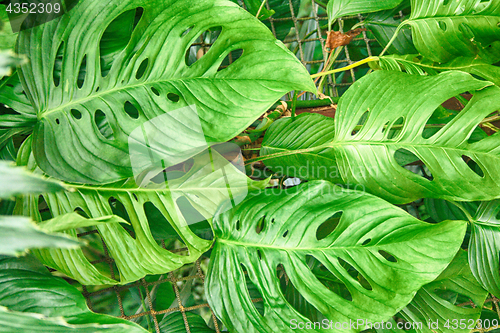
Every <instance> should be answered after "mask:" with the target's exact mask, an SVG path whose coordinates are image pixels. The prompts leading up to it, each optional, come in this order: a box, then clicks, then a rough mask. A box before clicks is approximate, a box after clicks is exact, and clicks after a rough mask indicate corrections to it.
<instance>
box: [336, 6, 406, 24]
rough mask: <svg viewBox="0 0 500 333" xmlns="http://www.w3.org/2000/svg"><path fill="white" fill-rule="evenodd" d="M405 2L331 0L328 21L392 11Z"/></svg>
mask: <svg viewBox="0 0 500 333" xmlns="http://www.w3.org/2000/svg"><path fill="white" fill-rule="evenodd" d="M401 1H403V0H379V1H372V0H330V1H328V5H327V7H326V8H327V12H328V20H329V24H330V25H331V24H332V22H333V21H334V20H336V19H338V18H341V17H343V16H349V15H358V14H365V13H372V12H377V11H379V10H385V9H392V8H394V7H396V6H398V5H399V4H400V3H401Z"/></svg>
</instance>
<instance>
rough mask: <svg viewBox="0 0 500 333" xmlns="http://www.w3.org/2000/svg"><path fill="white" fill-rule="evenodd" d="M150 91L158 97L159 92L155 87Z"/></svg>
mask: <svg viewBox="0 0 500 333" xmlns="http://www.w3.org/2000/svg"><path fill="white" fill-rule="evenodd" d="M151 91H152V92H153V94H155V95H156V96H160V92H159V91H158V89H156V88H155V87H151Z"/></svg>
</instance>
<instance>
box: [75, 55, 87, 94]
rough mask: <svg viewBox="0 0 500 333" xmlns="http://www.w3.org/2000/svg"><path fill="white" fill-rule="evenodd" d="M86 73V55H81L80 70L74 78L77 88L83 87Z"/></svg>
mask: <svg viewBox="0 0 500 333" xmlns="http://www.w3.org/2000/svg"><path fill="white" fill-rule="evenodd" d="M86 75H87V55H85V56H84V57H83V60H82V63H81V64H80V70H79V71H78V78H77V80H76V85H77V86H78V88H79V89H81V88H82V87H83V84H84V83H85V76H86Z"/></svg>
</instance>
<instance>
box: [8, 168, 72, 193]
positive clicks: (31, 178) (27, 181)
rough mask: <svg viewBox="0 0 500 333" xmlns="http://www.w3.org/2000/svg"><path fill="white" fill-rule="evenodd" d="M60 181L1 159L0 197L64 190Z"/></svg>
mask: <svg viewBox="0 0 500 333" xmlns="http://www.w3.org/2000/svg"><path fill="white" fill-rule="evenodd" d="M64 190H65V188H64V186H63V185H61V184H60V183H58V182H55V181H49V180H47V179H44V178H42V177H40V176H37V175H34V174H31V173H29V172H28V171H26V170H25V169H24V168H21V167H13V166H11V164H10V163H9V162H5V161H0V198H1V199H7V198H11V197H14V196H16V195H21V194H28V193H32V194H35V193H38V194H41V193H47V192H57V191H64Z"/></svg>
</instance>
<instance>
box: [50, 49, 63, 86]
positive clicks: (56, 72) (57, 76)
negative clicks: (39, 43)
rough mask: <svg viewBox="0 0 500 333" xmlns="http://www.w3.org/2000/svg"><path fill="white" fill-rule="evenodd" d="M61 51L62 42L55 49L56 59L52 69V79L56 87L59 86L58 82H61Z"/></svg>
mask: <svg viewBox="0 0 500 333" xmlns="http://www.w3.org/2000/svg"><path fill="white" fill-rule="evenodd" d="M63 53H64V42H61V44H60V45H59V48H58V49H57V54H56V59H55V61H54V68H53V70H52V79H53V81H54V85H55V86H56V87H59V83H60V82H61V68H62V60H63Z"/></svg>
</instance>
